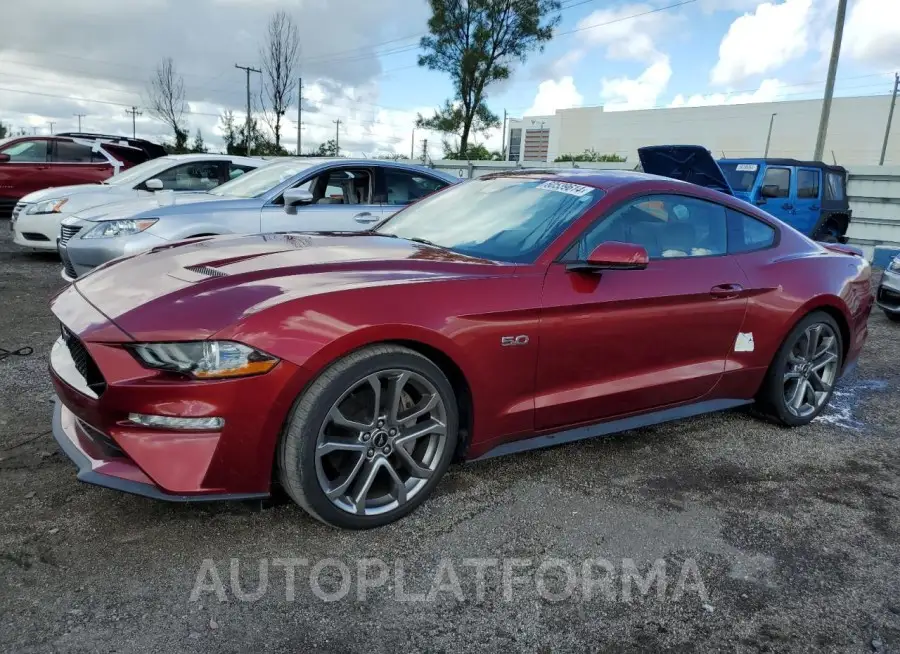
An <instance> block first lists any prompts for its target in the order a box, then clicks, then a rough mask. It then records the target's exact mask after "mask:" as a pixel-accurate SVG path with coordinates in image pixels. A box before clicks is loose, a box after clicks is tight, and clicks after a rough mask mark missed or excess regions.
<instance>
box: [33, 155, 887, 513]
mask: <svg viewBox="0 0 900 654" xmlns="http://www.w3.org/2000/svg"><path fill="white" fill-rule="evenodd" d="M700 158H701V159H703V157H700ZM706 158H707V159H709V161H706V162H705V163H706V164H707V165H708V164H709V163H710V162H711V161H712V159H711V158H710V157H708V155H707V157H706ZM695 163H696V162H695ZM701 163H702V162H701ZM646 168H647V166H646V165H645V170H646ZM676 168H677V167H676ZM701 168H702V166H701ZM716 169H717V167H716V166H715V164H714V162H713V163H712V167H709V168H708V169H707V171H706V172H703V171H702V170H701V171H700V172H698V173H697V174H696V175H694V176H693V179H694V181H698V180H700V181H702V180H703V179H706V180H707V181H710V180H712V179H713V178H716V180H718V177H717V176H716V175H715V170H716ZM710 171H712V172H710ZM677 172H678V171H677V170H674V171H673V172H672V173H671V175H670V176H671V177H678V176H679V174H676V173H677ZM682 176H683V175H682ZM719 181H721V180H719ZM707 186H709V187H714V186H716V184H715V183H713V182H710V183H709V184H707ZM723 190H724V191H726V192H722V191H717V190H711V188H704V187H703V186H700V185H699V184H696V183H688V182H685V181H678V180H677V179H669V178H666V177H661V176H655V175H649V174H645V173H635V172H617V171H549V172H548V171H519V172H517V173H510V174H501V175H496V176H490V177H486V178H480V179H477V180H473V181H470V182H467V183H464V184H460V185H458V186H454V187H451V188H449V189H447V190H445V191H442V192H440V193H437V194H435V195H433V196H430V197H429V198H426V199H424V200H422V201H420V202H418V203H416V204H413V205H411V206H409V207H408V208H406V209H404V210H403V211H401V212H400V213H398V214H396V215H395V216H394V217H393V218H391V219H389V220H387V221H386V222H384V223H382V224H381V225H380V226H378V227H377V228H375V229H374V230H373V231H370V232H365V233H360V234H353V233H325V234H303V233H290V234H266V235H253V236H245V237H223V238H201V239H193V240H190V241H185V242H181V243H175V244H172V245H168V246H163V247H159V248H156V249H155V250H152V251H150V252H146V253H144V254H139V255H137V256H134V257H131V258H129V259H125V260H120V261H119V262H116V263H113V264H112V265H110V264H107V265H106V266H103V267H100V268H98V269H97V270H96V271H95V272H93V273H92V274H90V275H87V276H85V277H83V278H81V279H79V280H78V281H76V282H75V283H74V284H73V285H72V286H70V287H69V288H68V289H67V290H65V291H63V292H62V293H61V294H60V295H59V296H58V297H57V298H56V299H55V300H54V301H53V307H52V308H53V312H54V313H55V314H56V316H57V317H58V318H59V320H60V322H61V325H62V326H61V330H62V336H61V337H60V339H59V340H58V341H57V343H56V344H55V345H54V347H53V351H52V355H51V373H52V377H53V382H54V384H55V387H56V392H57V394H58V397H59V402H58V403H57V408H56V411H55V416H54V435H55V437H56V439H57V440H58V442H59V443H60V444H61V446H62V448H63V449H64V451H65V452H66V453H67V454H68V456H69V457H70V458H72V459H73V460H74V461H75V463H76V464H77V466H78V468H79V472H78V477H79V479H81V480H83V481H86V482H90V483H93V484H98V485H101V486H107V487H110V488H115V489H119V490H122V491H126V492H131V493H137V494H140V495H146V496H150V497H154V498H159V499H167V500H176V501H188V500H210V499H241V498H257V497H265V496H267V495H268V494H269V493H270V491H271V489H272V487H273V486H275V485H280V486H281V487H283V489H284V490H285V491H286V492H287V494H288V495H290V497H291V498H293V499H294V500H295V501H296V502H297V503H298V504H300V505H301V506H302V507H303V508H304V509H306V510H307V511H308V512H309V513H310V514H312V515H313V516H315V517H316V518H318V519H320V520H322V521H324V522H326V523H329V524H331V525H336V526H340V527H346V528H366V527H374V526H378V525H383V524H386V523H389V522H391V521H394V520H397V519H398V518H400V517H402V516H404V515H406V514H408V513H409V512H410V511H412V510H413V509H414V508H415V507H416V506H418V505H419V504H420V503H422V502H423V501H424V500H425V499H426V498H427V497H428V496H429V495H430V494H431V493H432V491H433V490H434V488H435V486H436V485H437V484H438V483H439V481H440V478H441V476H442V475H443V474H444V472H445V471H446V470H447V467H448V465H449V464H450V463H451V461H454V460H460V459H463V460H466V459H468V460H472V459H479V458H484V457H490V456H496V455H499V454H507V453H511V452H516V451H520V450H525V449H529V448H534V447H541V446H546V445H554V444H559V443H565V442H568V441H574V440H577V439H582V438H587V437H592V436H597V435H603V434H609V433H612V432H617V431H622V430H625V429H631V428H634V427H639V426H643V425H649V424H655V423H660V422H663V421H666V420H672V419H677V418H681V417H685V416H692V415H697V414H701V413H706V412H711V411H719V410H724V409H729V408H732V407H737V406H740V405H747V404H751V403H755V405H756V406H757V408H758V409H759V412H761V413H763V414H765V415H767V416H769V417H770V418H771V419H773V420H776V421H778V422H780V423H782V424H784V425H787V426H797V425H804V424H806V423H808V422H810V421H811V420H812V419H813V418H815V417H816V416H817V415H818V414H819V413H820V412H821V411H822V409H823V407H824V406H825V405H826V404H827V402H828V401H829V399H830V397H831V394H832V390H833V388H834V385H835V383H836V382H837V381H838V379H839V378H840V377H841V376H842V375H843V374H844V373H845V372H846V371H847V370H848V369H849V368H850V367H851V366H852V365H853V364H854V363H855V361H856V359H857V357H858V356H859V354H860V350H861V348H862V346H863V342H864V341H865V339H866V334H867V331H866V320H867V317H868V315H869V312H870V310H871V307H872V298H871V293H870V288H869V283H870V280H869V278H870V268H869V265H868V263H867V262H866V261H865V260H863V259H862V258H861V257H859V256H857V255H856V254H854V253H853V252H852V251H850V250H849V249H846V248H844V247H843V246H839V245H835V246H827V247H823V246H820V245H818V244H816V243H814V242H812V241H810V240H809V239H808V238H806V237H804V236H802V235H801V234H799V233H798V232H796V231H794V230H793V229H791V228H790V227H788V226H786V225H784V224H783V223H780V222H779V221H778V220H776V219H775V218H773V217H772V216H770V215H768V214H766V213H764V212H763V211H760V210H759V209H757V208H756V207H754V206H751V205H748V204H746V203H745V202H742V201H740V200H737V199H735V198H734V197H731V196H729V195H728V194H727V188H725V187H723Z"/></svg>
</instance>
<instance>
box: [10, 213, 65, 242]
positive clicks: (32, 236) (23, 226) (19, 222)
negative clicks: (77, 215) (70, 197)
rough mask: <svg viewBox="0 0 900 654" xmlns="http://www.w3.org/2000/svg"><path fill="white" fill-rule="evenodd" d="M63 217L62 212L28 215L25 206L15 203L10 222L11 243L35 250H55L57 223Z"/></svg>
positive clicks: (57, 232) (58, 223)
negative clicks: (11, 231)
mask: <svg viewBox="0 0 900 654" xmlns="http://www.w3.org/2000/svg"><path fill="white" fill-rule="evenodd" d="M65 217H66V215H65V214H62V213H47V214H35V215H28V214H27V213H25V207H23V206H22V205H21V204H19V205H16V210H15V211H14V212H13V216H12V221H11V223H10V228H11V229H12V230H13V243H15V244H16V245H20V246H22V247H26V248H33V249H35V250H47V251H50V252H55V251H56V239H57V237H58V236H59V225H60V223H61V222H62V220H63V218H65Z"/></svg>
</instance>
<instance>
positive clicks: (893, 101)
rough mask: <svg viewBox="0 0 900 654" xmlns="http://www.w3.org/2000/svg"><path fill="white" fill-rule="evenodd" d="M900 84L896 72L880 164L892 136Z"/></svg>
mask: <svg viewBox="0 0 900 654" xmlns="http://www.w3.org/2000/svg"><path fill="white" fill-rule="evenodd" d="M898 84H900V74H898V73H894V94H893V95H892V96H891V108H890V111H888V122H887V127H885V129H884V143H882V144H881V159H879V160H878V165H879V166H883V165H884V155H885V154H887V144H888V139H889V138H890V137H891V121H892V120H894V105H896V104H897V85H898Z"/></svg>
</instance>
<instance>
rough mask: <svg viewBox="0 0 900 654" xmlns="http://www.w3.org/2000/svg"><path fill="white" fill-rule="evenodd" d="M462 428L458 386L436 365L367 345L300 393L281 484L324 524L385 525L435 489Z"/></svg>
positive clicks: (285, 441)
mask: <svg viewBox="0 0 900 654" xmlns="http://www.w3.org/2000/svg"><path fill="white" fill-rule="evenodd" d="M456 431H457V411H456V399H455V396H454V394H453V389H452V387H451V386H450V383H449V382H448V381H447V378H446V376H445V375H444V374H443V373H442V372H441V370H440V369H439V368H438V367H437V366H436V365H434V364H433V363H432V362H431V361H430V360H428V359H427V358H425V357H423V356H422V355H420V354H418V353H416V352H414V351H412V350H408V349H406V348H401V347H394V346H375V347H371V348H366V349H364V350H360V351H358V352H356V353H354V354H351V355H349V356H348V357H346V358H344V359H342V360H340V361H338V362H337V363H335V364H333V365H332V366H331V367H330V368H329V369H328V370H326V371H325V372H324V373H323V374H322V375H321V376H320V377H319V379H318V380H316V382H314V383H313V385H312V386H311V387H310V388H309V389H308V390H307V391H306V392H305V393H304V394H303V396H302V397H301V398H300V400H299V402H298V403H297V405H296V406H295V408H294V411H293V413H292V416H291V418H290V420H289V422H288V426H287V429H286V430H285V433H284V435H283V437H282V443H281V447H280V448H279V470H280V478H281V482H282V484H283V485H284V487H285V489H286V490H287V492H288V494H289V495H290V496H291V497H292V498H293V499H294V500H295V501H296V502H297V503H298V504H300V505H301V506H302V507H303V508H305V509H306V510H307V511H309V512H310V513H311V514H312V515H313V516H314V517H316V518H318V519H319V520H321V521H323V522H325V523H328V524H331V525H334V526H337V527H346V528H351V529H364V528H368V527H376V526H380V525H384V524H387V523H389V522H393V521H394V520H397V519H399V518H401V517H403V516H405V515H406V514H408V513H410V512H411V511H412V510H413V509H415V508H416V507H417V506H418V505H419V504H421V502H422V501H424V500H425V498H426V497H427V496H428V495H429V494H430V493H431V490H432V489H433V488H434V486H435V485H436V484H437V482H438V480H439V479H440V477H441V476H442V475H443V474H444V472H445V471H446V469H447V466H448V465H449V463H450V460H451V458H452V456H453V452H454V451H455V449H456V439H457V434H456Z"/></svg>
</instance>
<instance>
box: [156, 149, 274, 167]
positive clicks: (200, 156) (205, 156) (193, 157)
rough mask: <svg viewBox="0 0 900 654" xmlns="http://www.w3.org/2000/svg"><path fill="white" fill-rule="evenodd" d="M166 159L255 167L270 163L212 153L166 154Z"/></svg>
mask: <svg viewBox="0 0 900 654" xmlns="http://www.w3.org/2000/svg"><path fill="white" fill-rule="evenodd" d="M165 158H166V159H173V160H176V161H209V160H215V161H221V160H223V159H224V160H226V161H231V162H234V163H245V164H250V165H256V166H264V165H266V164H268V163H272V161H271V159H263V158H261V157H242V156H238V155H235V154H215V153H212V152H197V153H189V154H167V155H166V157H165Z"/></svg>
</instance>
